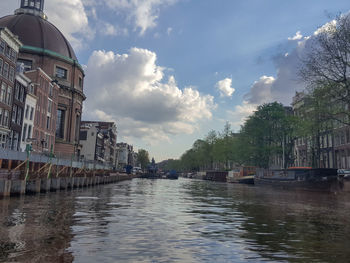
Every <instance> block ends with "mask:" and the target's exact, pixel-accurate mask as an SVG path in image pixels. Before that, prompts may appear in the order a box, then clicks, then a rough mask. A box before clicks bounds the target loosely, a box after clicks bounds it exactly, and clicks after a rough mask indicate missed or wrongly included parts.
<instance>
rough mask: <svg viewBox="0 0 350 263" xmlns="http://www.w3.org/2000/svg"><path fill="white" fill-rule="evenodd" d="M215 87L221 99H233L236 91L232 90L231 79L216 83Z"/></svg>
mask: <svg viewBox="0 0 350 263" xmlns="http://www.w3.org/2000/svg"><path fill="white" fill-rule="evenodd" d="M215 86H216V88H217V89H218V90H219V91H220V96H221V97H231V96H232V94H233V93H234V92H235V89H234V88H232V79H231V78H226V79H223V80H220V81H218V82H217V83H216V85H215Z"/></svg>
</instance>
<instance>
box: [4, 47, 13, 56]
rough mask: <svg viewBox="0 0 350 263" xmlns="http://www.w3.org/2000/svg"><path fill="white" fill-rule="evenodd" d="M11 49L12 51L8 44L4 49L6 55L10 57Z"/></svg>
mask: <svg viewBox="0 0 350 263" xmlns="http://www.w3.org/2000/svg"><path fill="white" fill-rule="evenodd" d="M11 51H12V48H11V47H10V46H9V45H7V46H6V50H5V52H6V57H8V58H11Z"/></svg>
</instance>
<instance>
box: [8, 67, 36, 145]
mask: <svg viewBox="0 0 350 263" xmlns="http://www.w3.org/2000/svg"><path fill="white" fill-rule="evenodd" d="M30 83H31V80H30V79H29V78H27V77H26V76H25V75H24V74H23V73H20V72H17V74H16V81H15V87H14V94H13V105H12V114H11V134H10V149H11V150H14V151H19V150H20V149H21V147H20V146H21V141H22V138H21V137H22V127H23V117H24V110H25V101H26V98H27V90H28V87H29V86H30V85H31V84H30ZM32 127H33V126H31V127H30V132H31V131H32ZM25 139H26V137H25V135H24V137H23V140H25Z"/></svg>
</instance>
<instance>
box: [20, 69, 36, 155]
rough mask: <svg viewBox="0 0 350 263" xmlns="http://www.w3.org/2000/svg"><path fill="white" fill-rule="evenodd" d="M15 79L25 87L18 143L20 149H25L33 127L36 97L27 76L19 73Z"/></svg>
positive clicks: (29, 141)
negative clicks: (25, 93)
mask: <svg viewBox="0 0 350 263" xmlns="http://www.w3.org/2000/svg"><path fill="white" fill-rule="evenodd" d="M16 79H17V81H18V82H21V84H22V85H24V86H25V87H27V90H26V91H27V95H26V100H25V106H24V112H23V125H22V135H21V143H20V148H21V151H25V150H26V146H27V144H29V143H31V141H32V138H33V127H34V117H35V107H36V102H37V97H36V96H35V95H34V86H33V84H32V83H30V82H31V81H30V79H29V78H27V77H26V76H24V75H23V74H21V73H20V74H18V75H17V76H16Z"/></svg>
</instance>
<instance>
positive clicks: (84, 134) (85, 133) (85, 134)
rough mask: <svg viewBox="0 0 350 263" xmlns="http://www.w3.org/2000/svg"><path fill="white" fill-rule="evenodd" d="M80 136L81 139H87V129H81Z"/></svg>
mask: <svg viewBox="0 0 350 263" xmlns="http://www.w3.org/2000/svg"><path fill="white" fill-rule="evenodd" d="M79 138H80V140H81V141H86V139H87V131H81V132H80V135H79Z"/></svg>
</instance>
